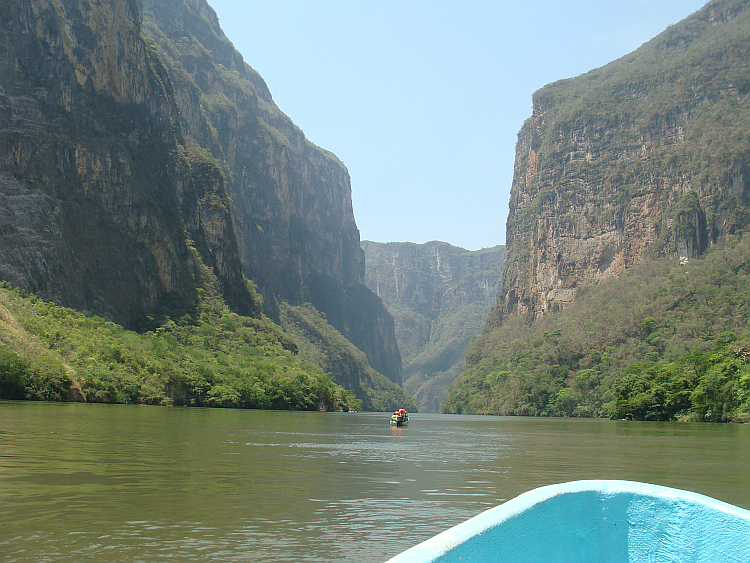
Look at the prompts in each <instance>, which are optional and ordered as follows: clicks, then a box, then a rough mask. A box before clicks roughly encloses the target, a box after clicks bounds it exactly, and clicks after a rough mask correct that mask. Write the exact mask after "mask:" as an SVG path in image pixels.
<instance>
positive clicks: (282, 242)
mask: <svg viewBox="0 0 750 563" xmlns="http://www.w3.org/2000/svg"><path fill="white" fill-rule="evenodd" d="M144 13H145V18H146V30H147V32H148V34H149V35H150V36H151V37H152V38H153V40H154V41H155V42H156V44H157V45H158V48H159V49H160V51H161V53H162V56H163V57H164V59H165V61H166V63H167V67H168V68H169V75H170V78H171V81H172V83H173V84H174V88H175V96H176V99H177V104H178V107H179V110H180V116H181V125H182V128H183V130H184V131H185V133H186V135H188V136H189V137H190V138H191V139H192V140H194V142H195V143H197V144H198V145H200V146H202V147H206V148H208V149H209V150H210V152H211V153H212V155H213V156H214V157H215V158H216V160H217V161H218V162H220V163H221V165H222V167H223V169H224V173H225V177H226V182H227V189H228V192H229V195H230V197H231V202H232V204H231V205H232V207H231V209H232V216H233V218H234V225H235V230H236V233H237V240H238V244H239V249H240V259H241V261H242V265H243V270H244V272H245V275H247V277H249V278H250V279H252V280H253V281H254V282H255V283H256V284H257V285H258V289H259V291H260V293H262V294H263V296H264V298H265V299H264V302H265V305H266V312H267V314H269V316H271V317H272V318H274V319H278V318H279V303H280V302H283V301H288V302H290V303H293V304H299V303H304V302H310V303H312V304H313V305H314V306H315V307H316V308H317V309H318V310H319V311H322V312H323V313H325V315H326V317H327V319H328V321H329V322H330V323H331V324H332V325H333V326H334V327H336V329H338V330H339V331H340V332H341V333H342V334H343V335H344V336H345V337H347V338H348V339H349V340H351V342H353V343H354V344H355V345H356V346H357V347H358V348H360V349H361V350H362V351H364V352H365V354H366V355H367V357H368V359H369V361H370V363H371V365H372V367H374V368H375V369H376V370H377V371H379V372H380V373H382V374H383V375H386V376H387V377H388V378H389V379H391V380H392V381H394V382H396V383H398V384H400V383H401V359H400V355H399V352H398V347H397V345H396V340H395V335H394V332H393V329H392V320H391V319H390V316H389V314H388V312H387V310H386V309H385V307H384V306H383V305H382V303H381V302H380V301H379V300H378V299H377V297H376V296H374V295H373V294H372V293H371V292H370V291H369V290H367V288H366V287H365V285H364V255H363V252H362V250H361V249H360V247H359V230H358V229H357V226H356V223H355V221H354V214H353V211H352V201H351V186H350V179H349V174H348V172H347V170H346V168H345V167H344V165H343V164H342V163H341V162H340V161H339V160H338V159H337V158H336V157H335V156H334V155H333V154H331V153H329V152H327V151H324V150H322V149H320V148H319V147H316V146H315V145H313V144H312V143H310V142H309V141H308V140H307V139H306V138H305V136H304V134H303V133H302V131H300V130H299V128H297V127H296V126H295V125H294V124H293V123H292V122H291V120H290V119H289V118H288V117H287V116H285V115H284V114H283V113H282V112H281V111H280V110H279V109H278V108H277V107H276V105H275V104H274V102H273V99H272V98H271V94H270V92H269V91H268V88H267V86H266V84H265V82H264V81H263V80H262V78H261V77H260V76H259V75H258V74H257V73H256V72H255V71H254V70H253V69H252V68H251V67H250V66H248V65H247V64H246V63H245V62H244V60H243V58H242V56H241V55H240V54H239V53H238V52H237V51H236V50H235V49H234V47H233V46H232V44H231V43H230V42H229V40H228V39H227V38H226V37H225V36H224V34H223V32H222V31H221V28H220V26H219V22H218V19H217V17H216V13H215V12H214V11H213V9H211V7H210V6H209V5H208V4H207V3H206V2H205V0H145V2H144Z"/></svg>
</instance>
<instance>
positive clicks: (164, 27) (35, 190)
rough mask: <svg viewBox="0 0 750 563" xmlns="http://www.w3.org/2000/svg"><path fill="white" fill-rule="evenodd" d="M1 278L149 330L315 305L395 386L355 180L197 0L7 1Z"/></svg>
mask: <svg viewBox="0 0 750 563" xmlns="http://www.w3.org/2000/svg"><path fill="white" fill-rule="evenodd" d="M0 107H2V111H1V112H0V279H1V280H4V281H7V282H10V283H12V284H13V285H17V286H20V287H22V288H24V289H25V290H27V291H30V292H33V293H36V294H38V295H40V296H41V297H43V298H45V299H49V300H52V301H55V302H57V303H59V304H62V305H66V306H70V307H73V308H76V309H80V310H85V311H88V312H90V313H93V314H97V315H100V316H103V317H105V318H107V319H110V320H114V321H116V322H118V323H121V324H123V325H125V326H127V327H130V328H137V329H148V328H154V327H155V326H157V325H158V321H157V320H155V319H158V318H164V317H165V316H169V317H170V318H178V317H180V316H182V315H183V314H184V313H189V312H190V311H191V309H192V310H194V306H195V303H196V295H197V287H198V278H199V277H200V275H201V271H202V270H201V268H203V266H204V265H205V266H209V267H210V268H211V269H212V271H213V273H214V274H215V275H216V277H217V280H218V283H219V286H220V287H219V289H220V291H221V293H222V295H223V297H224V298H225V300H226V301H227V303H228V304H229V305H230V307H232V309H233V310H235V311H236V312H238V313H240V314H246V315H259V314H260V312H261V311H260V310H259V304H258V302H257V300H256V299H254V298H253V292H252V291H250V290H249V289H248V286H247V284H246V281H245V278H248V279H250V280H253V281H254V282H255V284H256V285H257V289H258V291H259V292H260V293H261V294H262V295H263V297H264V305H265V312H266V313H267V314H268V315H269V316H271V317H272V318H273V319H275V320H278V319H279V308H280V304H282V303H284V302H290V303H292V304H300V303H305V302H310V303H312V304H313V305H314V306H315V307H316V308H317V310H319V311H320V312H322V313H323V314H324V315H325V318H326V319H327V321H328V322H329V323H331V324H332V325H334V326H335V327H336V329H337V330H338V331H339V332H340V333H341V334H343V335H344V336H345V337H346V338H348V339H350V340H351V341H352V342H353V343H354V344H355V345H356V346H357V347H358V348H359V349H360V350H362V351H363V352H364V353H365V354H366V356H367V358H368V361H369V362H370V364H371V365H372V367H373V368H375V369H376V370H377V371H378V372H380V373H381V374H383V375H385V376H387V377H388V378H389V379H390V380H391V381H392V382H395V383H396V384H400V383H401V359H400V355H399V352H398V347H397V344H396V340H395V333H394V329H393V320H392V318H391V316H390V315H389V314H388V312H387V310H386V309H385V307H384V306H383V304H382V302H381V301H380V300H379V299H378V298H377V296H376V295H374V294H373V293H372V292H370V291H369V290H368V289H367V288H366V286H365V285H364V253H363V251H362V250H361V249H360V247H359V231H358V229H357V226H356V224H355V221H354V215H353V212H352V203H351V186H350V179H349V174H348V172H347V170H346V168H345V167H344V166H343V164H342V163H341V162H340V161H339V160H338V159H337V158H336V157H335V156H334V155H333V154H331V153H329V152H327V151H325V150H323V149H320V148H318V147H316V146H315V145H313V144H312V143H310V142H309V141H308V140H307V139H306V138H305V137H304V135H303V133H302V132H301V131H300V130H299V129H298V128H297V127H296V126H295V125H294V124H293V123H292V121H291V120H290V119H289V118H288V117H286V116H285V115H284V114H283V113H281V111H279V109H278V108H277V107H276V105H275V104H274V103H273V100H272V98H271V95H270V92H269V90H268V88H267V87H266V85H265V83H264V81H263V79H262V78H261V77H260V76H259V75H258V74H257V73H256V72H255V71H254V70H253V69H252V68H251V67H249V66H248V65H247V64H245V62H244V60H243V59H242V56H241V55H240V54H239V53H238V52H237V51H236V50H235V49H234V47H233V46H232V45H231V43H230V42H229V41H228V39H227V38H226V37H225V36H224V35H223V33H222V32H221V29H220V27H219V24H218V19H217V17H216V14H215V12H214V11H213V10H212V9H211V8H210V6H209V5H208V4H207V3H206V2H205V1H203V0H147V1H145V2H140V1H138V0H112V1H110V2H94V1H92V0H28V1H23V2H21V1H12V2H10V3H8V6H7V9H6V10H4V11H3V13H2V14H0Z"/></svg>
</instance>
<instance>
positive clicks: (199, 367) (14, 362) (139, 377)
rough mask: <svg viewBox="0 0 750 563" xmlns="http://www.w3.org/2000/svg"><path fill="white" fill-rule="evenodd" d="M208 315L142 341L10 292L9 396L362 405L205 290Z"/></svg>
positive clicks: (3, 321)
mask: <svg viewBox="0 0 750 563" xmlns="http://www.w3.org/2000/svg"><path fill="white" fill-rule="evenodd" d="M198 292H199V294H200V302H199V305H198V310H199V313H198V315H197V316H196V317H195V318H191V317H190V316H187V315H186V316H185V317H183V318H181V319H179V320H178V321H176V322H175V321H173V320H170V319H168V318H166V319H164V322H163V323H162V326H161V327H159V328H158V329H156V330H155V331H153V332H148V333H145V334H138V333H135V332H132V331H128V330H125V329H123V328H122V327H121V326H119V325H116V324H114V323H111V322H107V321H105V320H104V319H101V318H98V317H93V318H91V317H87V316H86V315H84V314H82V313H80V312H76V311H74V310H72V309H67V308H63V307H58V306H56V305H54V304H52V303H48V302H44V301H42V300H40V299H38V298H36V297H35V296H33V295H28V296H27V295H25V294H24V293H23V292H22V291H20V290H17V289H11V288H10V287H9V286H4V287H2V288H0V340H1V343H0V398H4V399H32V400H58V401H60V400H62V401H65V400H76V401H89V402H107V403H145V404H161V405H171V404H174V405H191V406H211V407H241V408H260V409H298V410H317V409H323V410H326V409H327V410H349V409H359V408H360V406H361V401H359V400H358V399H356V398H355V397H354V396H353V395H352V394H351V393H350V392H349V391H347V390H345V389H344V388H342V387H341V386H338V385H336V384H334V383H333V382H332V381H331V380H330V378H329V377H328V376H327V375H326V374H325V373H323V371H322V370H321V369H320V368H319V367H317V366H314V365H313V364H311V363H307V362H303V361H301V360H300V359H299V358H298V357H297V356H296V354H295V353H296V344H295V343H294V341H293V340H291V338H290V337H288V336H287V335H285V334H284V333H282V332H281V330H280V329H279V328H278V327H277V326H276V325H274V324H273V323H271V322H270V321H268V320H267V319H264V318H263V319H255V318H250V317H242V316H240V315H237V314H235V313H232V312H230V310H229V309H228V308H227V307H226V306H225V305H224V303H223V301H222V300H221V299H220V298H219V297H216V294H215V293H213V292H211V291H206V290H204V289H199V290H198Z"/></svg>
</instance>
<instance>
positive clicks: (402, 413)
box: [398, 407, 406, 416]
mask: <svg viewBox="0 0 750 563" xmlns="http://www.w3.org/2000/svg"><path fill="white" fill-rule="evenodd" d="M398 415H399V416H406V410H405V409H404V408H403V407H402V408H400V409H399V411H398Z"/></svg>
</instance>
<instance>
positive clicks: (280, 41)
mask: <svg viewBox="0 0 750 563" xmlns="http://www.w3.org/2000/svg"><path fill="white" fill-rule="evenodd" d="M208 1H209V4H210V5H211V6H212V7H213V8H214V9H215V10H216V12H217V14H218V16H219V21H220V23H221V26H222V28H223V30H224V33H225V34H226V35H227V37H228V38H229V39H230V41H232V43H233V44H234V46H235V48H236V49H237V50H238V51H239V52H240V53H242V55H243V57H244V59H245V61H246V62H247V63H248V64H249V65H250V66H251V67H253V68H254V69H255V70H257V71H258V72H259V73H260V75H261V76H262V77H263V79H264V80H265V81H266V83H267V84H268V87H269V89H270V91H271V94H272V96H273V98H274V101H275V102H276V105H277V106H278V107H279V108H280V109H281V111H283V112H284V113H285V114H286V115H288V116H289V117H290V118H291V119H292V121H293V122H294V123H295V124H296V125H297V126H299V127H300V128H301V129H302V131H303V132H304V133H305V136H306V137H307V138H308V139H309V140H310V141H312V142H313V143H315V144H316V145H318V146H320V147H322V148H324V149H326V150H329V151H331V152H333V153H334V154H336V156H337V157H338V158H339V159H340V160H341V161H342V162H343V163H344V164H345V165H346V167H347V169H348V170H349V175H350V176H351V183H352V200H353V206H354V216H355V219H356V221H357V226H358V227H359V231H360V236H361V239H362V240H373V241H377V242H391V241H409V242H415V243H424V242H427V241H431V240H441V241H444V242H448V243H450V244H453V245H456V246H460V247H463V248H466V249H469V250H478V249H480V248H485V247H490V246H494V245H497V244H504V243H505V220H506V217H507V214H508V199H509V194H510V188H511V181H512V178H513V162H514V159H515V144H516V139H517V134H518V131H519V130H520V129H521V126H522V124H523V122H524V121H525V120H526V119H527V118H528V117H530V116H531V99H532V98H531V97H532V94H533V93H534V92H535V91H536V90H538V89H539V88H541V87H543V86H544V85H545V84H548V83H550V82H554V81H556V80H560V79H563V78H570V77H574V76H578V75H580V74H582V73H585V72H588V71H589V70H591V69H593V68H597V67H600V66H603V65H605V64H607V63H608V62H610V61H613V60H615V59H618V58H620V57H622V56H623V55H626V54H627V53H630V52H631V51H634V50H635V49H637V48H638V47H639V46H640V45H641V44H643V43H644V42H646V41H648V40H649V39H651V38H652V37H655V36H656V35H658V34H659V33H661V32H662V31H664V30H665V29H666V28H667V27H668V26H670V25H673V24H675V23H677V22H679V21H680V20H682V19H684V18H685V17H687V16H688V15H690V14H692V13H694V12H695V11H697V10H698V9H700V8H701V7H702V6H703V5H704V4H705V2H704V0H593V1H592V0H565V1H563V0H531V1H523V0H495V1H490V0H484V1H480V0H462V1H461V2H458V1H456V0H452V1H443V0H397V1H393V0H242V1H238V0H208Z"/></svg>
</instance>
